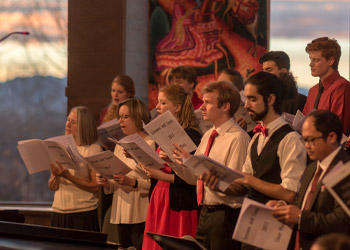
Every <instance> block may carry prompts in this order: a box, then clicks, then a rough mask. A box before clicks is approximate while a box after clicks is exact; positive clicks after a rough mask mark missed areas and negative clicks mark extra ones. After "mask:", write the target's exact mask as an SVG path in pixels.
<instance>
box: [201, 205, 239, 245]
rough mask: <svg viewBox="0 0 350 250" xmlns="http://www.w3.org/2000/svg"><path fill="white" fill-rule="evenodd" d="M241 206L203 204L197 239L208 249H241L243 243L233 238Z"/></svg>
mask: <svg viewBox="0 0 350 250" xmlns="http://www.w3.org/2000/svg"><path fill="white" fill-rule="evenodd" d="M240 210H241V209H240V208H231V207H229V206H226V205H216V206H202V208H201V213H200V216H199V221H198V227H197V232H196V236H195V239H196V240H198V241H199V242H200V243H201V244H203V245H204V246H205V247H206V248H207V249H208V250H223V249H232V250H239V249H240V248H241V244H240V242H238V241H235V240H232V234H233V231H234V229H235V226H236V222H237V219H238V216H239V212H240Z"/></svg>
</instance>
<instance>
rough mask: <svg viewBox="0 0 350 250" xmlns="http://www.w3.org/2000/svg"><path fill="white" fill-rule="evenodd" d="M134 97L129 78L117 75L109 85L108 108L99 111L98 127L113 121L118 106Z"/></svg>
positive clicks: (132, 86) (132, 85)
mask: <svg viewBox="0 0 350 250" xmlns="http://www.w3.org/2000/svg"><path fill="white" fill-rule="evenodd" d="M134 95H135V87H134V81H133V80H132V79H131V78H130V77H129V76H127V75H118V76H117V77H116V78H114V79H113V81H112V84H111V97H112V101H111V103H110V105H109V106H108V107H106V108H104V109H103V110H102V111H101V114H100V122H99V125H101V124H103V123H105V122H108V121H110V120H113V119H115V118H116V116H117V113H116V112H117V106H118V104H119V103H120V102H122V101H124V100H126V99H128V98H133V97H134Z"/></svg>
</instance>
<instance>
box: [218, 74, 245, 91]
mask: <svg viewBox="0 0 350 250" xmlns="http://www.w3.org/2000/svg"><path fill="white" fill-rule="evenodd" d="M222 73H224V74H226V75H227V76H228V78H229V79H230V81H231V82H232V83H233V85H235V87H236V88H237V89H238V91H241V90H243V89H244V80H243V77H242V75H241V73H239V72H238V71H237V70H234V69H223V70H222V71H221V72H220V74H222Z"/></svg>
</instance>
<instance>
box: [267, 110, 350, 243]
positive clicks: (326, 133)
mask: <svg viewBox="0 0 350 250" xmlns="http://www.w3.org/2000/svg"><path fill="white" fill-rule="evenodd" d="M342 130H343V128H342V123H341V121H340V119H339V118H338V116H337V115H336V114H334V113H332V112H330V111H327V110H318V111H315V112H312V113H310V114H309V115H308V116H307V118H306V119H305V122H304V124H303V128H302V142H303V143H304V145H305V148H306V151H307V154H308V155H309V157H310V159H311V160H314V162H312V163H311V164H310V165H309V166H308V167H307V168H306V169H305V172H304V174H303V176H302V179H301V186H300V190H299V192H298V194H297V196H296V200H295V202H294V205H283V204H281V203H279V202H278V201H269V202H268V205H270V206H274V207H275V210H274V212H273V214H274V216H275V217H276V218H277V219H278V220H279V221H281V222H283V223H286V224H289V225H293V226H294V231H295V234H294V236H293V237H292V238H291V242H290V247H291V249H298V250H299V249H310V247H311V245H312V243H313V242H314V240H315V239H316V238H317V237H318V236H320V235H324V234H328V233H332V232H339V233H344V234H347V235H349V234H350V217H349V216H348V215H347V214H346V213H345V211H344V210H343V209H342V208H341V207H340V205H339V204H338V203H337V202H336V201H335V200H334V198H333V196H332V195H331V194H330V193H329V192H328V191H327V189H326V188H325V187H324V185H323V183H322V179H323V178H324V177H325V176H326V175H327V174H328V173H329V172H330V171H332V169H333V167H334V166H335V165H336V164H337V163H338V162H339V161H343V162H344V163H345V162H348V161H349V160H350V156H349V155H348V153H347V152H345V151H344V150H343V149H342V147H341V145H340V139H341V137H342ZM348 185H350V183H348Z"/></svg>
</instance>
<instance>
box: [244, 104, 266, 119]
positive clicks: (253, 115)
mask: <svg viewBox="0 0 350 250" xmlns="http://www.w3.org/2000/svg"><path fill="white" fill-rule="evenodd" d="M248 111H249V112H252V113H253V114H250V117H251V118H252V120H253V121H255V122H257V121H261V120H262V119H263V118H264V117H265V116H266V114H267V112H268V111H269V109H268V107H267V105H265V104H264V110H263V111H262V112H260V113H256V112H254V111H253V110H251V109H248Z"/></svg>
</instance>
